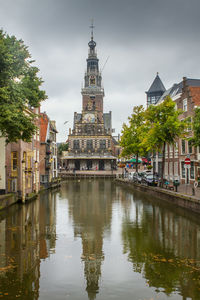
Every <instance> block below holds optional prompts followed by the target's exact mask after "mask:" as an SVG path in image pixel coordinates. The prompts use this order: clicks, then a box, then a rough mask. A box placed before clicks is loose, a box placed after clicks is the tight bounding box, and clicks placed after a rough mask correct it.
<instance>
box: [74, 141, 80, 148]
mask: <svg viewBox="0 0 200 300" xmlns="http://www.w3.org/2000/svg"><path fill="white" fill-rule="evenodd" d="M79 148H80V143H79V140H74V149H79Z"/></svg>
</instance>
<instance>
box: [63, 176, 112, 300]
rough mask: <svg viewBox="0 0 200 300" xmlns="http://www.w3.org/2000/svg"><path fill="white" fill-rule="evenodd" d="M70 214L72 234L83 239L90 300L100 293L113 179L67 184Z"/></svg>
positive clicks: (83, 258) (85, 271)
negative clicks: (104, 238) (72, 226)
mask: <svg viewBox="0 0 200 300" xmlns="http://www.w3.org/2000/svg"><path fill="white" fill-rule="evenodd" d="M67 190H68V195H67V198H68V200H69V204H70V205H69V213H70V216H71V217H73V220H74V234H75V236H76V237H81V239H82V255H81V259H82V262H83V263H84V275H85V279H86V284H87V286H86V291H87V293H88V298H89V299H90V300H93V299H95V298H96V294H97V293H98V292H99V281H100V277H101V264H102V262H103V260H104V253H103V237H104V236H105V234H109V232H110V224H111V213H112V195H111V192H112V182H111V181H109V180H101V179H99V180H87V179H86V180H81V182H73V184H71V183H70V185H68V188H67Z"/></svg>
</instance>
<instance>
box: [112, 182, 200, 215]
mask: <svg viewBox="0 0 200 300" xmlns="http://www.w3.org/2000/svg"><path fill="white" fill-rule="evenodd" d="M116 182H117V183H119V184H122V185H124V186H126V187H128V188H130V189H132V190H137V191H140V192H143V193H148V194H149V195H152V196H156V197H157V198H159V199H162V200H164V201H167V202H169V203H172V204H174V205H176V206H180V207H184V208H187V209H189V210H191V211H194V212H197V213H200V199H198V198H196V197H194V196H189V195H183V194H180V193H177V192H174V191H170V190H166V189H163V188H160V187H153V186H146V185H141V184H138V183H134V182H131V181H127V180H124V179H121V178H116Z"/></svg>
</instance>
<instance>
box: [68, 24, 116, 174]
mask: <svg viewBox="0 0 200 300" xmlns="http://www.w3.org/2000/svg"><path fill="white" fill-rule="evenodd" d="M91 28H92V31H91V39H90V41H89V43H88V46H89V52H88V58H87V59H86V62H87V67H86V72H85V75H84V87H83V88H82V91H81V94H82V112H81V113H77V112H75V113H74V126H73V130H72V131H71V130H70V134H69V137H68V141H69V151H68V156H67V157H66V163H67V166H68V167H69V168H70V169H76V170H111V169H112V168H113V166H114V165H115V162H116V157H114V156H113V146H114V145H113V138H112V122H111V111H110V112H109V113H104V111H103V98H104V89H103V87H102V77H101V72H100V70H99V59H98V58H97V52H96V42H95V41H94V38H93V28H94V26H93V25H92V26H91Z"/></svg>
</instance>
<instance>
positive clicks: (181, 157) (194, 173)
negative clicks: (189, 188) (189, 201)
mask: <svg viewBox="0 0 200 300" xmlns="http://www.w3.org/2000/svg"><path fill="white" fill-rule="evenodd" d="M146 94H147V107H148V106H149V105H150V104H153V105H157V104H159V103H161V102H162V101H163V100H164V99H165V97H166V96H168V95H169V96H170V97H171V98H172V100H173V101H175V103H176V108H177V109H180V110H182V114H181V115H180V116H179V118H180V119H181V120H184V119H185V118H189V120H191V122H192V118H193V116H194V110H195V108H196V107H199V106H200V79H188V78H186V77H183V80H182V81H181V82H179V83H175V84H173V86H172V87H171V88H169V89H168V90H166V89H165V87H164V85H163V83H162V81H161V79H160V77H159V75H158V74H157V76H156V78H155V79H154V81H153V83H152V85H151V87H150V89H149V90H148V92H146ZM187 130H188V137H191V136H192V135H193V132H192V126H188V129H187ZM165 151H166V154H165V155H166V156H165V170H164V178H165V179H167V180H169V181H173V180H179V181H180V182H181V183H183V184H185V183H186V184H194V182H195V181H199V180H200V149H199V147H194V146H192V144H191V143H190V142H189V141H188V140H187V139H181V138H180V139H178V140H177V141H176V143H175V145H166V149H165ZM187 157H189V158H190V160H191V164H190V166H189V168H188V167H186V165H185V163H184V161H185V159H186V158H187ZM152 162H153V167H154V171H155V172H157V173H158V174H159V175H161V170H162V153H153V154H152Z"/></svg>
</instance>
